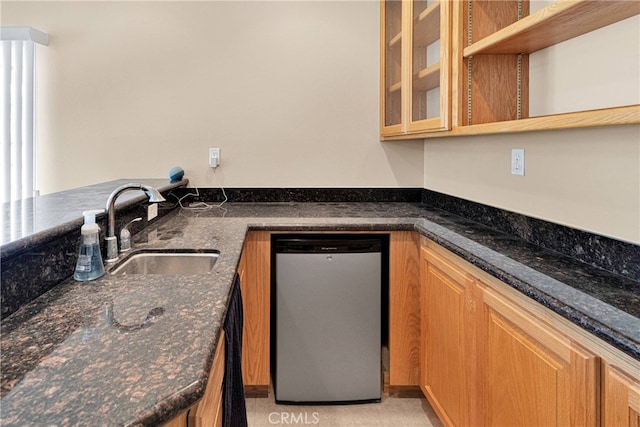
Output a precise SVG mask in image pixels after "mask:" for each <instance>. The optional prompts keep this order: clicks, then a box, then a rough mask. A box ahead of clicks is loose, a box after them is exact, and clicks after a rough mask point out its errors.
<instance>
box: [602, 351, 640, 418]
mask: <svg viewBox="0 0 640 427" xmlns="http://www.w3.org/2000/svg"><path fill="white" fill-rule="evenodd" d="M602 378H603V393H602V427H640V379H638V378H633V377H631V376H630V375H628V374H626V373H625V372H623V371H622V370H621V369H618V368H616V367H615V366H611V365H608V364H606V363H605V364H604V366H603V375H602Z"/></svg>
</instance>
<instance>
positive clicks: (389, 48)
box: [380, 0, 408, 135]
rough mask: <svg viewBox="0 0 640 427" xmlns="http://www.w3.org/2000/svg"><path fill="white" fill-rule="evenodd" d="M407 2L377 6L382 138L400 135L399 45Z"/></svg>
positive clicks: (399, 0) (397, 0) (391, 1)
mask: <svg viewBox="0 0 640 427" xmlns="http://www.w3.org/2000/svg"><path fill="white" fill-rule="evenodd" d="M407 5H408V2H406V1H402V0H387V1H384V2H381V10H380V13H381V14H382V20H381V22H382V26H381V31H382V33H383V34H382V43H383V46H382V49H383V52H382V58H381V59H382V67H381V68H382V69H381V70H380V71H381V73H382V78H381V81H382V88H381V96H382V100H381V101H382V102H381V105H382V108H381V113H382V114H381V116H382V117H381V133H382V135H392V134H399V133H402V131H403V126H402V122H403V120H402V115H403V110H404V109H403V106H402V102H403V93H402V92H403V90H402V86H403V85H402V74H403V67H402V62H403V61H402V44H403V25H402V13H403V7H406V6H407Z"/></svg>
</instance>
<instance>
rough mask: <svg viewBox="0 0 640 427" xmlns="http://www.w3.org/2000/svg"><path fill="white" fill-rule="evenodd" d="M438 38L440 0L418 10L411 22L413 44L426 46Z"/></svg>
mask: <svg viewBox="0 0 640 427" xmlns="http://www.w3.org/2000/svg"><path fill="white" fill-rule="evenodd" d="M439 38H440V0H436V1H434V2H433V3H432V4H430V5H429V7H427V8H426V9H425V10H423V11H422V12H420V14H419V15H418V16H417V17H416V19H415V20H414V22H413V42H414V43H413V45H414V47H416V46H428V45H430V44H431V43H433V42H435V41H436V40H438V39H439Z"/></svg>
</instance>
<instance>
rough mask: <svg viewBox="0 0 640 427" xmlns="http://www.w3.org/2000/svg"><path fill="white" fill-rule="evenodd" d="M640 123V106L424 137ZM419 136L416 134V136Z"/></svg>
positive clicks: (464, 128) (486, 125) (459, 129)
mask: <svg viewBox="0 0 640 427" xmlns="http://www.w3.org/2000/svg"><path fill="white" fill-rule="evenodd" d="M637 123H640V105H630V106H625V107H615V108H605V109H600V110H589V111H578V112H574V113H563V114H554V115H549V116H539V117H529V118H526V119H520V120H507V121H501V122H495V123H484V124H478V125H469V126H458V127H455V128H453V129H452V130H451V131H450V132H447V133H446V134H444V135H442V134H441V135H433V134H424V135H420V136H421V137H424V138H430V137H434V136H461V135H482V134H495V133H516V132H529V131H535V130H551V129H571V128H587V127H598V126H616V125H630V124H637ZM415 137H416V136H415V135H414V138H415Z"/></svg>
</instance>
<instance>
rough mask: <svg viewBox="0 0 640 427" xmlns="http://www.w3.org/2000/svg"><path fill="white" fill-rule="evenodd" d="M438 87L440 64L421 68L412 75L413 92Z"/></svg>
mask: <svg viewBox="0 0 640 427" xmlns="http://www.w3.org/2000/svg"><path fill="white" fill-rule="evenodd" d="M438 86H440V63H439V62H438V63H436V64H433V65H430V66H429V67H427V68H423V69H422V70H420V71H418V72H417V73H415V74H414V75H413V90H419V91H427V90H431V89H434V88H436V87H438Z"/></svg>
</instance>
